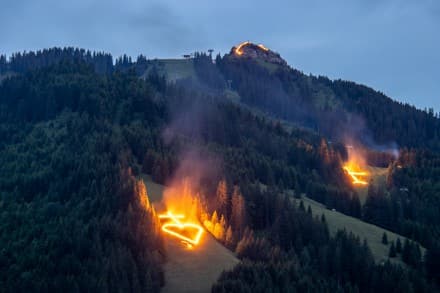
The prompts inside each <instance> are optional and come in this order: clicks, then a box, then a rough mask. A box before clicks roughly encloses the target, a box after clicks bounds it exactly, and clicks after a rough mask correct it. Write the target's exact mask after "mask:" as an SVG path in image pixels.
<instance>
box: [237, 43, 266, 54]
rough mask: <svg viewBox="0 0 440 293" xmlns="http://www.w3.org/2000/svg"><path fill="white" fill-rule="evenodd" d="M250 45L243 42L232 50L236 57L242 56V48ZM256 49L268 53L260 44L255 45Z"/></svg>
mask: <svg viewBox="0 0 440 293" xmlns="http://www.w3.org/2000/svg"><path fill="white" fill-rule="evenodd" d="M251 44H252V43H251V42H249V41H246V42H243V43H241V44H239V45H238V46H237V47H236V48H235V50H234V52H235V54H237V55H238V56H241V55H243V48H244V47H246V46H248V45H251ZM257 47H258V48H260V49H261V50H263V51H266V52H268V51H269V49H268V48H266V47H265V46H264V45H262V44H259V45H257Z"/></svg>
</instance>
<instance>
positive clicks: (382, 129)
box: [0, 48, 440, 292]
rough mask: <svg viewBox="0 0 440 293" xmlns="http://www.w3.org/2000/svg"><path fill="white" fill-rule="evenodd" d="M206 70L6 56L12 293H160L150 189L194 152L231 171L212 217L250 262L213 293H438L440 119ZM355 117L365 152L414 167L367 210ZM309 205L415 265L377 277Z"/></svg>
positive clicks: (229, 70)
mask: <svg viewBox="0 0 440 293" xmlns="http://www.w3.org/2000/svg"><path fill="white" fill-rule="evenodd" d="M193 63H194V71H195V73H196V75H197V81H187V80H186V81H180V82H176V83H170V82H168V81H167V80H166V76H165V75H163V74H162V73H161V71H160V70H159V69H158V68H157V64H156V63H155V62H154V61H151V60H147V59H146V58H145V57H144V56H140V57H139V58H137V60H136V61H133V60H131V58H129V57H127V56H123V57H121V58H119V59H117V60H116V62H115V64H113V59H112V56H111V55H109V54H106V53H93V52H89V51H85V50H80V49H73V48H66V49H59V48H54V49H47V50H44V51H40V52H36V53H33V52H31V53H24V54H15V55H13V56H12V57H11V58H10V59H9V60H8V59H6V58H5V57H0V137H1V140H0V207H1V213H0V288H2V289H1V290H2V291H4V292H33V291H43V292H44V291H46V292H47V291H54V292H59V291H68V292H84V291H86V292H88V291H97V292H121V291H123V292H127V291H130V292H157V291H159V290H160V288H161V286H162V285H163V284H164V283H166V278H165V276H164V274H163V263H164V261H166V254H167V252H166V249H165V248H164V240H163V238H162V234H161V233H160V227H159V224H158V219H157V215H156V214H155V211H154V210H153V209H152V207H151V205H150V203H149V199H148V186H147V187H145V185H144V183H143V182H142V181H140V180H139V177H140V175H141V174H150V175H151V176H152V178H153V179H154V180H155V181H156V182H159V183H166V182H167V181H169V180H170V179H171V178H172V177H173V176H174V175H175V173H176V171H177V169H178V167H179V164H180V161H181V157H182V154H184V153H187V152H188V150H191V151H193V152H196V153H197V154H198V156H201V157H204V155H202V154H207V155H206V156H207V157H209V158H215V161H216V162H219V163H218V165H217V170H216V172H215V173H214V174H210V175H211V176H210V177H209V178H205V179H206V180H202V181H201V184H200V186H199V188H200V193H201V194H203V196H202V198H201V201H202V203H203V204H205V211H206V212H207V214H205V215H203V217H205V220H207V221H209V222H210V223H211V224H213V230H212V231H211V232H212V233H213V235H214V236H216V238H217V239H218V240H219V241H220V242H221V243H223V244H224V245H225V246H226V247H228V248H229V249H231V250H233V251H234V252H235V253H236V254H237V256H238V257H239V258H240V259H241V260H243V261H242V262H241V263H240V264H239V265H237V266H236V267H235V268H234V269H233V270H232V271H229V272H224V273H223V274H222V276H221V277H220V279H219V280H218V282H217V283H216V284H214V286H213V292H252V291H255V292H267V290H268V288H272V291H273V292H286V291H313V292H322V291H340V292H377V291H387V292H434V291H438V286H439V284H440V275H439V274H440V228H439V224H438V223H440V200H439V194H440V185H439V182H440V180H439V179H440V173H439V168H440V167H439V166H440V156H439V150H440V120H439V119H438V115H437V114H434V113H433V111H432V110H428V111H421V110H418V109H415V108H414V107H412V106H409V105H403V104H400V103H397V102H394V101H392V100H391V99H389V98H387V97H385V96H384V95H382V94H380V93H378V92H375V91H373V90H372V89H369V88H367V87H365V86H361V85H357V84H354V83H350V82H345V81H330V80H329V79H327V78H324V77H313V76H306V75H304V74H302V73H301V72H299V71H297V70H294V69H291V68H285V67H280V68H277V69H276V70H275V71H272V70H271V69H268V68H267V67H265V66H262V65H261V64H257V63H255V62H253V61H252V60H243V61H237V60H232V59H230V58H229V57H228V56H227V55H226V56H224V57H221V56H218V57H217V58H216V62H215V64H214V63H213V62H212V61H211V57H210V56H209V55H206V54H203V53H202V54H196V56H195V58H194V60H193ZM145 72H148V74H144V73H145ZM141 76H142V78H140V77H141ZM225 90H234V91H236V92H238V93H239V95H240V96H241V98H242V100H241V102H242V103H244V104H246V105H249V106H252V107H256V108H259V109H263V110H264V111H265V112H267V113H269V114H270V117H272V118H270V119H269V118H266V117H265V116H262V115H258V114H255V112H253V111H250V110H249V109H248V108H247V107H242V106H240V104H237V103H234V102H232V101H230V99H228V98H227V97H226V95H225ZM323 101H324V102H323ZM354 117H362V121H363V122H362V123H363V124H362V128H361V130H360V131H355V132H352V133H351V134H352V135H353V136H354V137H355V138H358V139H359V140H362V141H363V142H364V143H365V144H367V145H372V141H374V142H377V144H380V145H387V144H389V143H390V142H393V143H397V144H398V146H399V147H400V153H399V156H398V158H396V159H394V158H393V159H390V158H389V156H385V157H384V158H382V157H381V152H380V151H378V153H377V154H376V153H374V152H373V153H372V154H371V156H372V157H373V159H372V160H374V159H376V161H380V164H382V165H386V167H388V177H387V184H386V186H385V187H384V188H383V187H381V188H379V187H376V186H374V185H371V186H370V187H369V190H368V197H367V200H366V202H365V204H364V205H361V203H360V200H359V196H358V194H357V192H356V190H355V189H354V188H353V187H352V186H351V184H350V182H349V181H348V179H347V178H346V176H345V175H344V173H343V169H342V163H343V160H344V159H346V157H347V152H346V150H345V148H344V146H343V143H344V142H343V141H342V140H340V139H341V135H342V132H341V131H344V130H346V131H349V130H348V128H347V124H350V123H349V122H350V121H351V120H350V119H357V118H354ZM278 118H282V119H283V120H288V121H290V122H293V123H295V125H298V126H301V128H299V127H290V128H286V127H284V125H283V124H282V123H281V122H280V121H278V120H277V119H278ZM353 121H354V120H353ZM329 125H332V128H329V127H328V126H329ZM304 127H305V128H304ZM335 129H338V131H335ZM329 140H332V141H331V142H330V141H329ZM208 179H209V180H208ZM304 194H305V195H307V196H309V197H310V198H313V199H315V200H317V201H319V202H321V203H324V204H325V205H326V206H327V207H328V208H329V209H332V208H336V209H337V210H339V211H342V212H343V213H345V214H348V215H352V216H354V217H357V218H360V219H362V220H364V221H367V222H370V223H373V224H376V225H378V226H382V227H385V228H387V229H390V230H392V231H395V232H397V233H400V234H402V235H404V236H406V237H409V238H410V239H412V240H413V241H402V243H396V244H394V243H393V247H394V248H395V251H394V252H393V254H399V255H401V256H402V259H403V261H404V262H405V265H398V264H393V263H391V262H384V263H376V262H375V261H374V259H373V257H372V254H371V251H370V249H369V246H368V243H367V242H366V241H364V239H360V238H359V237H356V236H354V235H353V234H351V233H349V232H347V231H339V232H338V233H336V235H334V236H332V235H330V233H329V231H328V227H327V223H326V219H325V217H324V216H322V217H315V216H312V214H311V211H309V210H308V209H307V207H305V206H304V205H302V204H296V203H295V201H294V200H293V197H296V198H299V197H300V196H301V195H304ZM208 216H209V218H207V217H208ZM200 220H201V221H203V220H204V219H200ZM216 224H218V225H217V226H218V227H219V228H218V229H215V225H216ZM384 241H385V240H384ZM418 243H420V244H421V245H423V246H424V247H425V248H426V249H427V250H426V251H427V252H426V255H422V254H421V252H420V247H419V244H418ZM394 245H395V246H394ZM390 254H391V252H390Z"/></svg>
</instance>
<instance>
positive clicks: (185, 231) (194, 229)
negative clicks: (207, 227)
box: [159, 212, 203, 245]
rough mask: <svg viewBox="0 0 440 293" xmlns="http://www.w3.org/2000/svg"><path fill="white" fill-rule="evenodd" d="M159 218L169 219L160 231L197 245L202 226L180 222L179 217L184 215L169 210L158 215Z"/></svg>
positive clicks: (181, 217)
mask: <svg viewBox="0 0 440 293" xmlns="http://www.w3.org/2000/svg"><path fill="white" fill-rule="evenodd" d="M159 218H160V219H169V222H166V223H165V224H163V225H162V231H164V232H166V233H168V234H170V235H172V236H174V237H176V238H179V239H181V240H183V241H185V242H187V243H190V244H193V245H197V244H198V243H199V241H200V238H201V237H202V234H203V228H202V227H201V226H200V225H198V224H195V223H191V222H181V221H180V220H179V219H183V218H185V216H184V215H174V214H173V213H171V212H167V213H166V214H162V215H159Z"/></svg>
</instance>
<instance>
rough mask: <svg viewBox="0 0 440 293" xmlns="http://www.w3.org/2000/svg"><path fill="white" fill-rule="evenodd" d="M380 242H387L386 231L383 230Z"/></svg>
mask: <svg viewBox="0 0 440 293" xmlns="http://www.w3.org/2000/svg"><path fill="white" fill-rule="evenodd" d="M382 243H383V244H385V245H387V244H388V237H387V233H386V232H383V235H382Z"/></svg>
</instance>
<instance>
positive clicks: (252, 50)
mask: <svg viewBox="0 0 440 293" xmlns="http://www.w3.org/2000/svg"><path fill="white" fill-rule="evenodd" d="M229 54H230V56H233V57H235V58H248V59H260V60H263V61H266V62H269V63H274V64H279V65H287V62H286V61H285V60H284V59H283V58H281V56H280V55H279V54H278V53H275V52H273V51H271V50H270V49H269V48H266V47H265V46H264V45H261V44H260V45H256V44H253V43H251V42H243V43H241V44H238V45H237V46H235V47H232V49H231V52H230V53H229Z"/></svg>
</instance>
